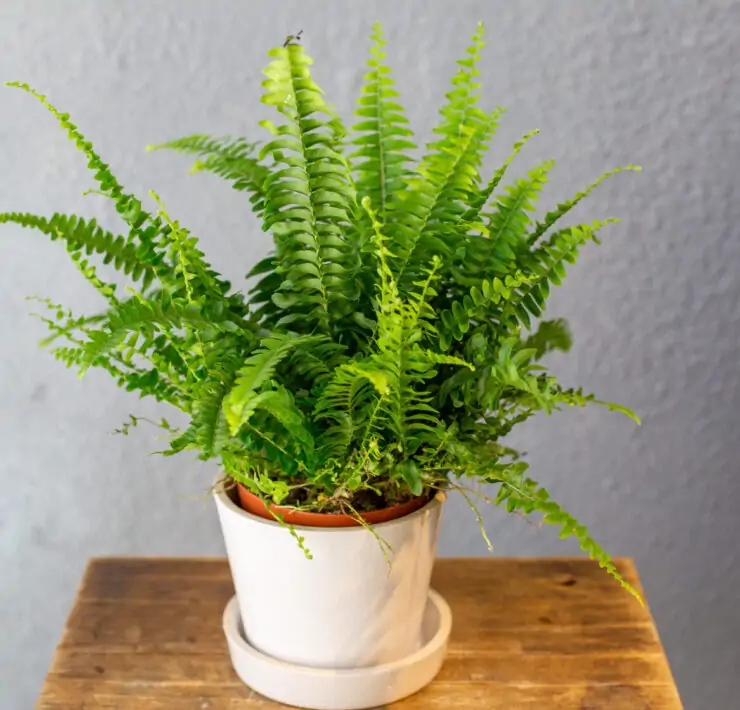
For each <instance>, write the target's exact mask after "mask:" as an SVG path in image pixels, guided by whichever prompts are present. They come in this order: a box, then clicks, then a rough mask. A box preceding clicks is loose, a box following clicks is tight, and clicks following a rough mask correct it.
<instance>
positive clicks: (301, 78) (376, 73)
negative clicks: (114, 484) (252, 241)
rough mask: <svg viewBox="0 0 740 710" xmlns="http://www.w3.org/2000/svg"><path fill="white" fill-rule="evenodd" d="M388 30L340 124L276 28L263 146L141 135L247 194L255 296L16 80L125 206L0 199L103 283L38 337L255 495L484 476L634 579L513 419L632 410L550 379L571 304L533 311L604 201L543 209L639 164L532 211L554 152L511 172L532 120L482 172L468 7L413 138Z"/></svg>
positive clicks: (340, 500)
mask: <svg viewBox="0 0 740 710" xmlns="http://www.w3.org/2000/svg"><path fill="white" fill-rule="evenodd" d="M384 45H385V41H384V40H383V35H382V31H381V28H380V26H379V25H377V24H376V25H375V26H374V28H373V34H372V46H371V50H370V58H369V60H368V73H367V74H366V76H365V80H364V86H363V88H362V92H361V95H360V97H359V99H358V104H357V109H356V112H355V113H356V123H355V124H354V126H353V128H352V129H351V130H349V131H348V130H347V129H346V128H345V126H344V124H343V122H342V121H341V119H340V118H339V116H337V115H336V113H335V111H334V109H333V108H332V106H331V105H330V104H328V103H327V102H326V100H325V99H324V95H323V93H322V91H321V90H320V88H319V87H318V85H317V84H316V83H315V81H314V79H313V78H312V75H311V72H310V66H311V59H310V58H309V56H308V55H307V54H306V53H305V51H304V48H303V47H302V46H300V45H299V44H296V43H295V42H294V41H288V42H287V43H286V44H285V45H283V46H281V47H278V48H276V49H273V50H272V51H270V53H269V56H270V58H271V61H270V63H269V65H268V66H267V68H266V69H265V71H264V73H265V75H266V79H265V81H264V82H263V87H264V95H263V97H262V101H263V102H264V103H265V104H267V105H269V106H272V107H274V109H275V110H276V113H277V119H276V121H275V122H272V121H264V122H263V123H262V127H263V128H264V129H265V131H266V132H267V138H266V140H265V141H264V142H263V143H262V144H261V145H258V144H256V143H254V142H251V141H248V140H246V139H243V138H212V137H210V136H207V135H194V136H189V137H185V138H182V139H179V140H176V141H173V142H170V143H165V144H163V145H160V146H154V148H156V149H163V148H167V149H172V150H176V151H179V152H181V153H185V154H189V155H191V156H194V157H196V158H197V162H196V163H195V166H194V169H195V170H196V171H209V172H211V173H214V174H215V175H217V176H219V177H221V178H224V179H225V180H227V181H228V182H229V183H231V185H232V187H233V188H234V189H236V190H239V191H243V192H245V193H247V197H248V203H249V205H250V206H251V209H252V210H253V211H254V212H255V213H256V214H257V215H258V216H259V218H260V220H261V222H262V227H263V229H264V230H265V231H267V232H270V233H271V235H272V236H273V238H274V251H273V253H272V254H270V255H269V256H268V257H266V258H265V259H263V260H262V261H260V262H259V263H258V264H257V265H256V266H255V267H254V268H253V269H252V271H251V272H250V274H249V275H248V276H250V277H256V279H257V280H256V285H255V286H254V287H253V288H252V289H251V290H250V291H249V292H248V293H247V294H245V293H244V291H243V290H241V289H239V288H238V287H234V286H232V284H230V283H229V282H228V281H226V280H225V279H224V278H222V277H221V276H220V275H219V274H218V273H217V272H216V271H215V270H214V269H213V268H212V267H211V266H210V265H209V263H208V261H207V260H206V257H205V255H204V254H203V253H202V252H201V251H200V250H199V248H198V240H197V238H196V237H195V236H193V235H192V234H191V233H190V232H189V231H188V230H187V229H186V228H185V227H184V226H183V225H181V224H180V223H179V222H178V221H176V220H175V219H174V218H173V217H171V216H170V215H169V214H168V212H167V211H166V209H165V207H164V206H163V205H162V203H161V202H160V200H159V198H158V197H157V196H156V195H155V194H154V193H151V200H150V204H151V207H148V208H147V207H145V206H144V203H143V201H142V200H140V199H139V198H137V197H136V196H134V195H132V194H130V193H128V192H127V191H126V190H125V188H124V187H123V186H122V185H120V183H119V182H118V181H117V180H116V178H115V177H114V176H113V174H112V173H111V170H110V168H109V166H108V165H107V164H106V163H105V162H104V161H103V160H102V158H101V157H99V156H98V154H97V153H96V152H95V150H94V148H93V146H92V145H91V143H90V142H89V141H88V140H87V139H85V138H84V137H83V135H82V134H81V133H80V131H79V130H78V129H77V127H76V126H75V125H74V124H73V123H72V122H71V120H70V117H69V116H68V115H67V114H65V113H61V112H60V111H58V110H57V109H56V108H54V107H53V106H52V105H51V104H50V103H49V102H48V101H47V99H46V97H45V96H43V95H41V94H39V93H37V92H36V91H34V90H33V89H31V88H30V87H29V86H28V85H26V84H22V83H11V84H10V86H14V87H17V88H20V89H22V90H24V91H27V92H28V93H30V94H31V95H32V96H34V97H35V98H36V99H38V100H39V101H40V102H41V103H42V104H43V105H44V106H45V107H46V108H47V109H48V110H49V111H50V112H51V113H52V114H53V115H54V116H56V118H57V119H58V121H59V123H60V124H61V126H62V128H64V129H65V130H66V131H67V133H68V135H69V138H70V139H71V140H72V141H74V142H75V143H76V145H77V147H78V148H79V149H80V150H81V151H82V152H83V153H84V155H85V157H86V159H87V162H88V165H89V167H90V169H91V170H92V171H93V173H94V175H95V179H96V181H97V183H98V186H99V192H100V193H102V194H103V195H105V196H107V197H108V198H109V199H110V200H112V201H113V203H114V205H115V208H116V211H117V212H118V214H119V215H120V217H121V219H122V222H123V228H122V233H121V234H114V233H112V232H109V231H107V230H105V229H103V228H102V227H100V226H98V225H97V224H96V223H95V221H94V220H90V221H88V220H85V219H83V218H81V217H77V216H74V215H62V214H54V215H51V216H50V217H41V216H36V215H31V214H19V213H14V212H6V213H2V214H0V221H1V222H9V223H15V224H18V225H21V226H23V227H28V228H33V229H36V230H39V231H41V232H42V233H44V234H46V235H47V236H48V237H50V238H51V239H52V240H55V239H60V240H62V241H63V242H64V243H65V245H66V247H67V250H68V252H69V255H70V257H71V258H72V260H73V262H74V263H75V265H76V266H77V267H78V268H79V270H80V271H81V273H82V275H83V276H84V277H85V278H86V279H87V280H88V281H89V282H90V284H91V286H92V287H93V288H95V289H96V290H97V291H98V292H99V293H100V294H102V296H103V297H104V298H105V299H106V302H107V307H106V309H105V310H104V311H103V312H102V313H100V314H99V315H97V316H95V317H89V318H86V317H78V316H76V315H74V314H72V313H70V312H68V311H67V310H65V309H64V308H62V307H61V306H57V305H55V304H53V303H51V302H44V303H45V304H46V305H47V306H48V307H49V309H50V311H51V312H50V315H49V317H44V320H45V322H46V323H47V325H48V326H49V328H50V331H51V335H50V338H49V339H48V340H47V344H49V345H50V347H51V348H52V352H53V353H54V354H55V355H56V357H57V358H58V359H60V360H61V361H62V362H64V363H65V364H66V365H67V366H69V367H74V368H77V369H78V370H80V371H81V372H84V371H85V370H86V369H87V368H90V367H102V368H104V369H106V370H107V371H108V372H109V373H110V374H111V375H112V376H113V377H114V378H115V380H116V381H117V382H118V384H119V385H121V386H122V387H124V388H126V389H127V390H131V391H135V392H138V393H139V394H140V395H141V396H148V397H154V398H155V399H156V400H159V401H162V402H166V403H168V404H171V405H173V406H174V407H176V408H177V409H179V410H181V411H182V412H184V413H185V414H186V415H187V416H188V417H189V425H188V426H187V427H186V428H185V429H184V430H182V431H176V430H174V429H173V428H172V427H170V426H169V424H167V422H166V421H165V420H163V422H162V425H163V426H164V427H165V428H166V429H167V431H168V433H169V436H170V439H169V444H168V447H167V450H166V451H165V452H164V453H165V454H166V455H170V454H176V453H178V452H181V451H184V450H190V449H194V450H196V451H197V452H199V455H200V457H201V458H203V459H215V460H217V461H218V462H219V464H220V466H221V468H222V469H223V471H224V472H225V474H226V475H227V476H228V477H230V478H232V479H235V480H236V481H238V482H239V483H241V484H243V485H245V486H247V487H248V488H249V490H251V491H252V492H254V493H255V494H257V495H258V496H260V497H261V498H262V499H263V500H265V501H266V502H268V503H276V504H281V505H288V506H293V507H295V508H300V509H306V510H311V511H318V512H329V513H331V512H352V514H355V515H356V514H358V513H361V512H363V511H367V510H371V509H374V508H378V507H383V506H386V505H391V504H394V503H397V502H402V501H404V500H406V499H408V498H409V497H411V496H420V495H431V494H432V492H433V491H435V490H437V489H441V488H449V487H452V488H460V489H461V490H463V492H465V491H466V490H467V487H468V485H469V483H479V484H488V485H490V486H494V487H495V488H496V491H497V494H496V496H495V503H496V504H497V505H500V506H502V507H503V508H505V509H506V510H507V511H509V512H517V513H523V514H532V513H533V514H541V515H542V516H543V520H544V522H546V523H551V524H553V525H556V526H557V527H558V528H559V529H560V535H561V536H562V537H567V536H569V535H575V536H576V537H577V538H578V541H579V543H580V545H581V547H582V548H583V550H585V551H586V552H588V554H589V555H590V556H591V557H592V558H594V559H595V560H597V561H598V563H599V564H600V565H601V566H602V567H603V568H605V569H606V571H607V572H609V573H610V574H611V575H612V576H613V577H615V578H616V579H617V580H618V581H619V582H621V583H622V585H623V586H625V587H626V588H627V589H629V590H630V591H632V592H634V590H633V589H631V587H630V586H629V584H628V583H627V582H626V581H625V580H624V579H622V577H621V576H620V574H619V573H618V571H617V570H616V568H615V567H614V565H613V564H612V562H611V560H610V558H609V556H608V555H607V553H606V552H604V551H603V550H602V549H601V548H600V547H599V545H597V543H596V542H595V541H594V540H593V539H592V537H591V535H590V534H589V532H588V530H587V529H586V527H585V526H583V525H581V524H580V523H579V522H578V521H577V520H576V519H575V518H574V517H572V516H571V515H570V514H569V513H567V512H565V511H564V510H563V509H562V508H561V507H560V506H559V505H558V504H557V503H556V502H554V501H553V500H552V499H551V498H550V496H549V494H548V492H547V491H546V490H545V489H544V488H543V487H541V486H540V485H539V483H537V482H536V481H534V480H533V479H532V478H529V477H528V476H527V464H526V463H524V462H523V461H521V460H519V457H518V455H517V454H516V452H514V451H512V450H511V449H510V448H508V447H506V446H505V445H504V443H503V440H504V437H505V436H506V435H507V434H508V433H509V432H510V431H511V429H512V428H513V427H514V426H516V425H517V424H519V423H520V422H523V421H525V420H527V419H529V418H530V417H532V416H533V415H534V414H536V413H537V412H540V411H544V412H546V413H551V412H554V411H557V410H559V409H562V408H564V407H573V406H578V407H582V406H585V405H586V404H590V403H593V404H600V405H604V406H606V407H608V408H609V409H613V410H617V411H619V412H622V413H623V414H626V415H627V416H629V417H631V418H632V419H634V420H636V421H639V420H637V417H636V416H635V415H634V414H633V413H632V412H630V411H629V410H628V409H625V408H623V407H620V406H618V405H615V404H612V403H608V402H603V401H601V400H599V399H597V398H596V397H594V396H593V395H591V394H584V393H583V392H582V391H581V390H579V389H571V388H568V387H564V386H562V385H561V384H559V383H558V381H557V380H556V378H555V377H553V376H552V375H551V374H549V372H548V371H547V370H546V369H545V368H544V367H543V366H542V365H541V364H539V361H540V358H542V357H543V356H544V355H546V354H547V353H548V352H549V351H551V350H554V349H559V350H568V348H569V347H570V343H571V338H570V334H569V331H568V329H567V325H566V324H565V322H564V321H562V320H549V321H548V320H537V319H540V318H541V316H542V315H543V312H544V309H545V303H546V301H547V297H548V295H549V292H550V289H551V287H552V286H556V285H558V284H560V283H561V281H562V279H563V278H564V276H565V270H566V265H568V264H571V263H573V262H575V260H576V259H577V257H578V253H579V251H580V249H581V247H583V246H584V245H585V244H587V243H588V242H591V241H598V236H597V235H598V234H599V233H600V230H601V229H602V228H604V227H605V226H606V225H607V224H608V223H610V222H613V221H615V220H604V221H601V222H591V223H586V224H580V225H576V226H569V227H564V228H559V229H555V225H556V223H557V222H558V221H559V220H560V219H561V218H562V217H564V216H565V215H566V214H567V213H568V212H569V211H570V210H571V209H572V208H573V207H574V206H575V205H576V203H578V202H579V201H580V200H582V199H583V198H584V197H586V196H587V195H588V193H589V192H590V191H591V190H592V189H594V188H595V187H596V186H597V185H598V184H599V182H601V180H603V179H605V178H606V177H608V176H610V175H613V174H614V173H616V172H619V171H620V170H637V169H638V168H635V167H633V166H627V167H626V168H618V169H617V170H613V171H611V172H609V173H606V175H604V176H603V177H602V178H599V180H597V181H596V182H595V183H593V184H592V185H591V186H589V187H587V188H586V189H585V190H583V191H582V192H580V193H578V194H577V195H576V196H575V197H574V198H573V199H572V200H569V201H567V202H564V203H562V204H559V205H557V206H556V207H555V208H554V209H553V210H551V211H549V212H547V213H546V214H545V216H544V217H543V218H542V219H541V220H540V221H534V219H533V214H534V210H535V203H536V202H537V200H538V199H539V197H540V194H541V192H542V190H543V187H544V186H545V183H546V182H547V179H548V175H549V173H550V171H551V169H552V167H553V163H552V161H547V162H544V163H542V164H540V165H538V166H536V167H535V168H533V169H532V170H531V171H530V172H529V173H528V174H527V175H526V176H525V177H524V178H521V179H519V180H516V181H515V182H513V183H512V184H511V185H509V186H507V187H502V183H503V181H504V178H505V175H506V171H507V168H508V167H509V165H510V163H511V162H512V161H513V159H514V158H515V157H516V156H517V154H518V153H519V152H520V151H521V150H522V149H523V148H524V147H525V144H526V142H527V141H528V140H529V139H530V138H531V137H532V136H533V135H534V134H535V133H536V131H533V132H532V133H529V134H527V135H525V136H524V137H523V138H522V139H521V141H519V142H517V143H516V144H515V145H514V146H513V149H512V152H511V156H510V157H509V158H508V159H507V160H506V161H505V163H504V164H503V165H502V166H501V167H500V168H499V169H498V170H497V171H495V172H494V173H493V175H491V176H490V177H488V176H485V175H482V174H481V166H482V164H483V157H484V154H485V151H486V150H487V148H488V145H489V143H490V140H491V138H492V136H493V135H494V133H495V132H496V128H497V126H498V123H499V120H500V118H501V114H502V111H501V109H495V110H486V109H484V108H482V107H481V106H480V105H479V103H480V85H479V82H478V77H479V69H478V67H479V64H480V55H481V49H482V48H483V32H482V27H479V28H478V29H477V30H476V32H475V34H474V36H473V38H472V43H471V44H470V46H469V47H468V49H467V54H466V57H465V59H463V60H461V61H459V62H458V68H457V71H456V73H455V75H454V78H453V80H452V88H451V90H450V91H449V93H448V94H447V97H446V102H445V104H444V106H443V108H442V110H441V115H440V120H439V123H438V125H437V127H436V128H435V129H434V131H435V136H436V139H435V140H434V142H432V143H430V144H428V145H427V146H426V150H424V151H423V153H422V156H421V158H420V159H416V158H415V157H413V156H414V155H416V150H417V147H416V143H415V141H414V135H413V132H412V130H411V129H410V128H409V125H408V120H407V119H406V117H405V116H404V111H403V108H402V106H401V103H400V101H399V98H398V93H397V91H396V90H395V89H394V82H393V79H392V78H391V71H390V69H389V67H388V66H387V64H386V63H385V57H386V55H385V53H384V51H383V47H384ZM96 257H97V258H96ZM101 257H102V264H101V263H100V262H101ZM93 262H95V263H93ZM105 266H108V267H112V268H113V269H116V270H118V271H119V272H121V273H122V274H124V275H125V276H127V277H128V278H129V281H130V287H129V288H128V290H126V291H124V292H121V291H120V290H119V289H118V288H116V286H115V285H114V284H112V283H109V282H108V281H106V280H105V278H104V277H103V276H102V275H101V274H100V273H99V270H100V269H101V268H102V267H105ZM136 421H137V420H136V419H135V418H132V421H131V423H130V424H129V425H127V426H130V425H131V424H135V423H136ZM466 497H468V499H469V500H470V497H469V496H467V494H466ZM471 504H472V501H471Z"/></svg>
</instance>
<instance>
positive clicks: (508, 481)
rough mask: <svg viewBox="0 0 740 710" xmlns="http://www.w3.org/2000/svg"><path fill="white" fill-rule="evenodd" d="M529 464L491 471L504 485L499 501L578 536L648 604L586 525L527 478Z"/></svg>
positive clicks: (604, 566) (582, 544) (590, 553)
mask: <svg viewBox="0 0 740 710" xmlns="http://www.w3.org/2000/svg"><path fill="white" fill-rule="evenodd" d="M528 467H529V466H528V464H526V463H524V462H519V463H514V464H509V465H508V466H497V467H495V468H494V469H493V470H492V471H491V472H490V473H489V474H488V476H487V477H486V482H488V483H494V484H499V485H500V487H499V490H498V495H497V496H496V503H497V504H498V505H504V506H505V508H506V510H507V511H509V512H520V513H523V514H525V515H528V514H530V513H533V512H538V513H542V514H543V516H544V517H543V521H544V522H545V523H547V524H549V525H557V526H558V527H559V528H560V537H561V538H566V537H570V536H571V535H575V537H576V538H577V539H578V543H579V545H580V547H581V549H582V550H583V551H584V552H586V553H587V554H588V556H589V557H590V558H591V559H592V560H595V561H596V562H598V564H599V567H601V568H602V569H604V570H605V571H606V572H607V573H608V574H610V575H611V576H612V577H614V579H616V580H617V581H618V582H619V583H620V584H621V585H622V587H624V588H625V589H626V590H627V591H628V592H630V593H631V594H633V595H634V596H635V597H636V598H637V599H638V601H639V602H640V604H642V605H644V602H643V601H642V597H641V596H640V594H639V592H638V591H637V590H636V589H635V588H634V587H632V585H630V584H629V582H627V580H626V579H624V577H623V576H622V575H621V574H620V573H619V571H618V570H617V568H616V567H615V565H614V563H613V562H612V560H611V557H610V556H609V555H608V554H607V553H606V552H605V551H604V550H603V549H602V548H601V547H600V546H599V545H598V544H597V543H596V541H595V540H594V539H593V538H592V537H591V535H590V534H589V532H588V529H587V528H586V526H585V525H582V524H581V523H579V522H578V520H576V519H575V518H574V517H573V516H572V515H571V514H570V513H568V512H566V511H565V510H563V509H562V508H561V507H560V506H559V505H558V504H557V503H556V502H555V501H553V500H552V499H551V498H550V494H549V493H548V492H547V491H546V490H545V489H544V488H542V487H541V486H540V485H539V484H538V483H537V482H536V481H534V480H532V479H531V478H526V477H525V475H524V474H525V472H526V470H527V469H528Z"/></svg>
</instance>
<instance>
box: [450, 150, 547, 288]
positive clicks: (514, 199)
mask: <svg viewBox="0 0 740 710" xmlns="http://www.w3.org/2000/svg"><path fill="white" fill-rule="evenodd" d="M554 165H555V163H554V161H552V160H547V161H545V162H544V163H542V164H541V165H538V166H536V167H535V168H533V169H532V170H530V171H529V173H528V174H527V177H526V178H523V179H521V180H517V181H516V182H515V183H514V184H513V185H512V186H509V187H507V188H506V190H505V193H506V194H504V195H502V196H501V197H500V198H499V199H498V201H497V202H496V204H495V205H494V209H493V211H492V212H490V213H487V214H485V215H484V217H485V218H486V220H487V224H486V234H485V236H482V237H477V238H476V237H471V238H470V239H469V241H468V245H467V247H466V250H465V262H464V263H465V265H466V266H467V268H468V274H470V273H471V272H472V273H473V274H476V275H477V276H478V277H479V278H491V276H493V275H494V274H498V275H504V274H506V273H507V272H508V271H509V265H510V264H511V263H516V260H517V256H518V255H519V254H520V253H521V251H522V250H523V249H526V237H527V233H528V231H529V226H530V224H531V223H532V217H531V215H532V213H533V212H534V210H535V204H536V202H537V200H538V198H539V193H540V192H542V189H543V188H544V186H545V184H546V183H547V175H548V173H549V172H550V170H552V168H553V167H554ZM467 279H468V282H469V279H470V276H469V275H468V277H467Z"/></svg>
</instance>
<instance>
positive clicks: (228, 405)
mask: <svg viewBox="0 0 740 710" xmlns="http://www.w3.org/2000/svg"><path fill="white" fill-rule="evenodd" d="M317 340H319V339H318V338H316V337H314V336H296V335H294V334H287V335H277V334H275V335H272V336H271V337H269V338H265V339H264V340H263V341H262V343H261V347H260V348H259V349H258V350H256V351H255V352H253V353H252V354H251V355H250V356H249V357H248V358H247V359H246V361H245V362H244V365H243V366H242V368H241V369H240V370H239V374H238V377H237V378H236V382H235V383H234V386H233V387H232V389H231V391H230V392H229V394H228V395H227V396H226V398H225V400H224V410H225V412H226V420H227V421H228V423H229V428H230V429H231V432H232V433H234V434H235V433H236V432H237V431H239V429H240V427H241V425H242V424H243V423H244V417H245V413H246V412H247V411H248V408H249V405H250V402H251V400H252V399H254V398H255V397H256V396H257V395H258V393H259V392H260V389H261V387H262V386H263V385H265V384H266V383H267V382H269V381H270V380H271V379H272V378H273V376H274V375H275V369H276V368H277V366H278V365H279V364H280V363H281V362H282V361H283V360H284V359H285V358H286V357H287V356H288V355H289V354H290V353H291V351H293V350H295V349H296V348H297V347H299V346H300V345H303V344H307V343H309V342H311V341H314V342H315V341H317Z"/></svg>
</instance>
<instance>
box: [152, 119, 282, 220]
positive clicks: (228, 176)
mask: <svg viewBox="0 0 740 710" xmlns="http://www.w3.org/2000/svg"><path fill="white" fill-rule="evenodd" d="M146 149H147V151H155V150H174V151H176V152H178V153H183V154H185V155H193V156H198V157H199V160H196V162H195V163H194V164H193V166H192V168H191V169H190V172H191V173H198V172H204V171H205V172H209V173H212V174H214V175H216V176H217V177H220V178H223V179H225V180H228V181H229V182H230V183H231V186H232V187H233V188H234V189H235V190H238V191H245V192H247V193H249V195H250V202H251V204H252V210H253V211H254V212H255V213H256V214H261V213H262V210H263V209H264V189H263V188H264V183H265V179H266V178H267V176H268V175H269V170H268V168H267V167H266V166H264V165H261V164H260V163H259V161H258V160H257V159H256V158H254V157H252V156H253V154H254V152H255V150H256V149H257V144H256V143H250V142H248V141H247V140H246V139H244V138H232V137H230V136H225V137H222V138H214V137H212V136H210V135H207V134H205V133H196V134H195V135H191V136H185V137H184V138H178V139H176V140H172V141H167V142H166V143H159V144H157V145H148V146H147V148H146Z"/></svg>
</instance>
